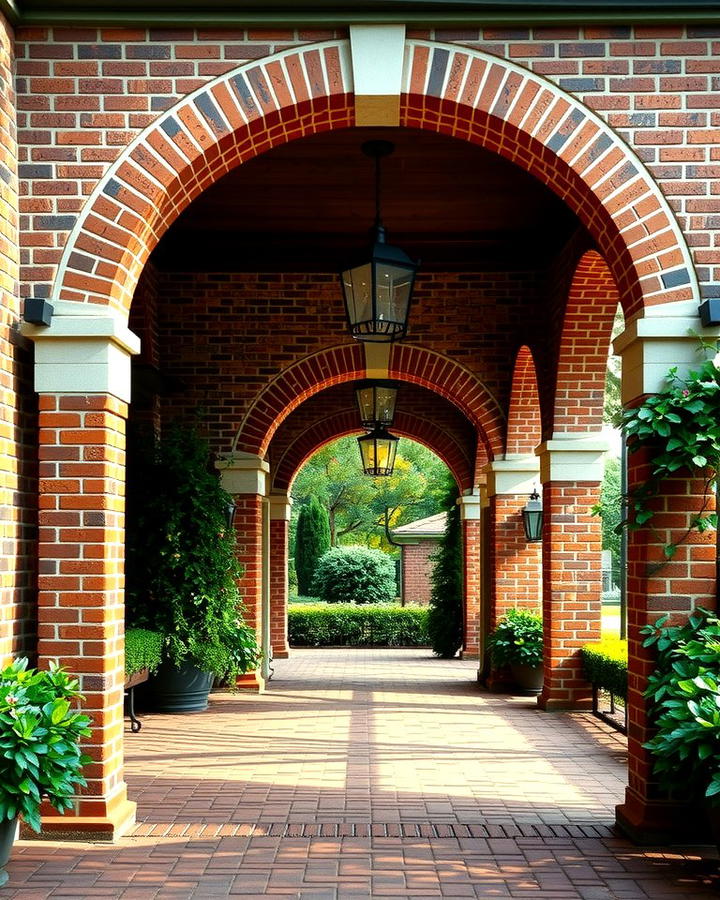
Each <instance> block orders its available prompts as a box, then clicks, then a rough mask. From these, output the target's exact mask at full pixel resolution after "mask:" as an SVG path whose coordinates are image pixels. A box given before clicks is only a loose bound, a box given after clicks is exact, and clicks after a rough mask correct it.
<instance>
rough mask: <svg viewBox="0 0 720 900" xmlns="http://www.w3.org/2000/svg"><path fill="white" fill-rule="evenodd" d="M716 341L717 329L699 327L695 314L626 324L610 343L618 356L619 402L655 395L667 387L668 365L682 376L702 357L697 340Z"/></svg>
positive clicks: (643, 319) (718, 333) (718, 330)
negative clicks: (619, 376)
mask: <svg viewBox="0 0 720 900" xmlns="http://www.w3.org/2000/svg"><path fill="white" fill-rule="evenodd" d="M700 336H702V337H703V338H705V339H710V340H713V339H717V338H718V337H719V336H720V328H703V326H702V323H701V322H700V319H699V318H698V316H697V315H690V314H689V313H686V314H685V315H680V314H679V311H678V314H676V315H667V316H659V315H652V316H646V317H645V318H641V319H635V320H634V321H632V322H629V323H628V326H627V328H626V329H625V331H623V333H622V334H620V335H618V337H616V338H615V340H614V341H613V348H614V350H615V353H617V354H618V356H621V357H622V367H623V374H622V402H623V404H628V403H631V402H632V401H633V400H635V399H637V398H638V397H642V396H644V395H645V394H655V393H657V392H658V391H661V390H662V389H663V388H664V387H665V385H666V384H667V381H666V376H667V373H668V370H669V369H670V368H671V367H672V366H677V368H678V372H679V373H680V374H681V375H682V374H684V373H685V372H687V371H688V370H689V369H692V368H695V367H697V366H698V365H699V364H700V363H701V362H702V360H703V359H704V356H703V355H702V354H701V353H699V352H698V351H699V349H700V348H699V343H698V341H699V337H700Z"/></svg>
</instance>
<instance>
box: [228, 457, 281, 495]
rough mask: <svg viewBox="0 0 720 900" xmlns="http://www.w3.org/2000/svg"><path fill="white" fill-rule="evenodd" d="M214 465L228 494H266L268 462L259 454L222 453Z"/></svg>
mask: <svg viewBox="0 0 720 900" xmlns="http://www.w3.org/2000/svg"><path fill="white" fill-rule="evenodd" d="M215 467H216V468H217V470H218V472H219V473H220V481H221V483H222V486H223V488H224V489H225V490H226V491H227V492H228V494H233V496H234V495H235V494H258V495H259V496H261V497H265V496H266V495H267V493H268V481H269V479H268V474H269V472H270V464H269V463H268V462H266V461H265V460H264V459H263V458H262V457H261V456H256V455H255V454H254V453H239V452H235V453H227V454H222V455H221V456H220V457H219V459H218V460H217V462H216V463H215Z"/></svg>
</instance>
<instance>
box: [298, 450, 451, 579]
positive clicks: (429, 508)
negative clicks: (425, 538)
mask: <svg viewBox="0 0 720 900" xmlns="http://www.w3.org/2000/svg"><path fill="white" fill-rule="evenodd" d="M447 478H448V470H447V466H446V465H445V464H444V463H443V462H442V461H441V460H440V459H438V458H437V457H436V456H435V454H434V453H432V452H431V451H430V450H427V449H426V448H425V447H423V446H422V445H420V444H417V443H415V442H414V441H408V440H401V441H400V445H399V448H398V453H397V459H396V462H395V472H394V473H393V475H390V476H388V477H382V478H370V477H368V476H367V475H365V474H363V471H362V469H361V467H360V454H359V452H358V447H357V440H356V438H354V437H348V438H341V439H340V440H338V441H333V442H332V443H330V444H327V445H326V446H325V447H323V448H322V449H320V450H319V451H318V452H317V453H315V454H314V455H313V456H312V457H311V459H309V460H308V462H306V463H305V465H304V466H303V467H302V469H301V470H300V472H299V473H298V476H297V478H296V479H295V483H294V485H293V489H292V496H293V499H294V500H295V502H296V504H300V503H302V502H303V501H305V500H306V499H307V498H309V497H316V498H317V499H318V500H319V501H320V502H321V503H322V504H323V505H324V506H325V507H326V509H327V510H328V516H329V521H330V542H331V545H332V546H333V547H334V546H337V545H340V544H346V543H353V544H358V543H364V544H366V545H367V546H371V547H377V548H380V549H384V550H388V549H389V544H388V542H387V540H386V538H385V517H386V513H387V518H388V521H389V525H390V527H391V528H392V527H396V526H398V525H403V524H405V523H406V522H411V521H413V520H414V519H422V518H425V517H426V516H431V515H433V514H435V513H436V512H438V511H439V510H440V508H441V504H442V500H443V495H444V492H445V489H446V484H447ZM295 521H297V520H295ZM294 534H296V532H295V527H294V523H291V541H292V539H293V535H294ZM300 593H302V591H300Z"/></svg>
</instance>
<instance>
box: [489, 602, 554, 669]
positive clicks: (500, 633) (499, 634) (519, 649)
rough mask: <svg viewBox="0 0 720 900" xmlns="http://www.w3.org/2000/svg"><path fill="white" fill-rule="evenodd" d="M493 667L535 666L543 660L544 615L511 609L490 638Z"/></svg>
mask: <svg viewBox="0 0 720 900" xmlns="http://www.w3.org/2000/svg"><path fill="white" fill-rule="evenodd" d="M488 649H489V650H490V656H491V657H492V661H493V665H494V666H495V667H498V666H509V665H516V666H531V667H533V668H535V667H536V666H539V665H540V664H541V663H542V661H543V623H542V616H539V615H538V614H537V613H533V612H529V611H528V610H526V609H511V610H508V612H507V613H506V614H505V615H504V616H503V617H502V619H500V621H499V622H498V623H497V625H496V627H495V630H494V631H493V632H492V634H491V635H490V636H489V637H488Z"/></svg>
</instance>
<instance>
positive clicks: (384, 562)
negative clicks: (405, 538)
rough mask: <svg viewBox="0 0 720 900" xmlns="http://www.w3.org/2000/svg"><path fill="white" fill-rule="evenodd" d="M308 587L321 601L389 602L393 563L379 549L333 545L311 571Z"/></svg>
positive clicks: (392, 598)
mask: <svg viewBox="0 0 720 900" xmlns="http://www.w3.org/2000/svg"><path fill="white" fill-rule="evenodd" d="M312 591H313V593H314V595H315V596H317V597H319V598H320V600H323V601H324V602H325V603H389V602H390V601H391V600H394V599H395V596H396V585H395V563H394V562H393V561H392V559H391V558H390V557H389V556H388V555H387V554H386V553H383V552H382V551H381V550H371V549H370V548H368V547H333V548H332V550H328V552H327V553H326V554H325V555H324V556H323V557H322V559H321V560H320V562H319V563H318V567H317V569H316V571H315V578H314V579H313V583H312Z"/></svg>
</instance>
